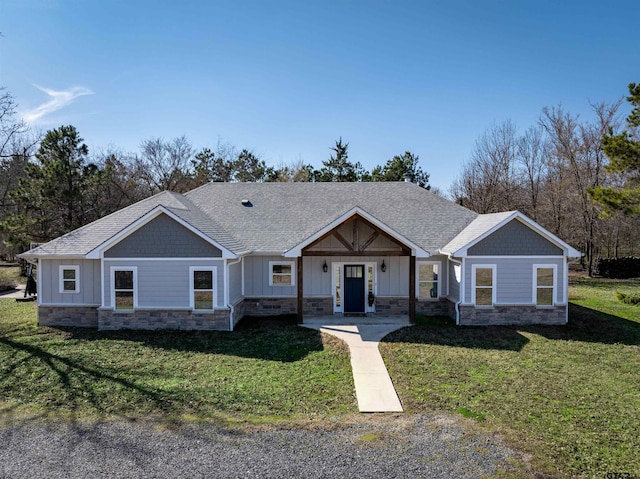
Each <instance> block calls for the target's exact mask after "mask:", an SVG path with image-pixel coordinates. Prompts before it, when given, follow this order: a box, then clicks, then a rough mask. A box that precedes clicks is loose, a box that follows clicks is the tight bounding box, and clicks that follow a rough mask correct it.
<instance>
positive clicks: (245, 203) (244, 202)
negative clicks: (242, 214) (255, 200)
mask: <svg viewBox="0 0 640 479" xmlns="http://www.w3.org/2000/svg"><path fill="white" fill-rule="evenodd" d="M242 206H246V207H247V208H249V207H251V206H253V204H252V203H251V201H249V200H242Z"/></svg>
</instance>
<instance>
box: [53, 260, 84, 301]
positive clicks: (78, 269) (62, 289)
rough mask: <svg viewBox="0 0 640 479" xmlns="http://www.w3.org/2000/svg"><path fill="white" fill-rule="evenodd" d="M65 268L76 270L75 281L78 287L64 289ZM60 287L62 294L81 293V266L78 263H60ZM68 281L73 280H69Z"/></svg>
mask: <svg viewBox="0 0 640 479" xmlns="http://www.w3.org/2000/svg"><path fill="white" fill-rule="evenodd" d="M65 270H73V271H75V279H74V281H75V282H76V288H75V289H73V290H69V289H68V290H65V289H64V281H65V280H64V271H65ZM58 271H59V273H58V274H59V287H60V293H61V294H74V293H79V292H80V266H78V265H65V264H63V265H60V268H59V270H58ZM67 281H71V280H67Z"/></svg>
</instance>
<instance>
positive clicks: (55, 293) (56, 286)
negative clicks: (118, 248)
mask: <svg viewBox="0 0 640 479" xmlns="http://www.w3.org/2000/svg"><path fill="white" fill-rule="evenodd" d="M63 265H64V266H78V267H79V270H78V272H79V275H80V277H79V278H78V281H79V283H78V284H79V286H80V288H79V291H78V292H77V293H61V292H60V266H63ZM38 267H39V268H40V273H39V276H40V284H39V288H40V298H39V299H40V304H42V305H74V304H76V305H99V304H100V301H101V295H100V261H99V260H89V259H55V260H50V259H41V260H39V261H38Z"/></svg>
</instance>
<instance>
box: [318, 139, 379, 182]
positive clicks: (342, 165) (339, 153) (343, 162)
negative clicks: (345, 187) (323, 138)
mask: <svg viewBox="0 0 640 479" xmlns="http://www.w3.org/2000/svg"><path fill="white" fill-rule="evenodd" d="M348 149H349V143H342V137H340V139H339V140H338V141H336V146H335V147H332V148H331V150H332V151H333V152H334V153H335V156H334V155H331V156H330V157H329V159H328V160H327V161H323V162H322V165H323V166H322V168H320V170H317V171H315V172H314V174H313V179H314V180H315V181H322V182H340V181H361V180H362V178H363V176H365V175H366V174H367V173H366V171H365V170H364V168H363V167H362V165H361V164H360V163H359V162H357V163H355V164H354V163H351V162H349V152H348Z"/></svg>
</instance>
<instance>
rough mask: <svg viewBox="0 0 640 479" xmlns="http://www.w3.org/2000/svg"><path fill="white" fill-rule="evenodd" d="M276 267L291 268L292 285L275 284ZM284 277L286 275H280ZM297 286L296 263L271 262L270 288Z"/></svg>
mask: <svg viewBox="0 0 640 479" xmlns="http://www.w3.org/2000/svg"><path fill="white" fill-rule="evenodd" d="M274 266H291V284H281V283H274V282H273V267H274ZM278 276H284V275H278ZM295 285H296V262H295V261H269V286H277V287H291V286H295Z"/></svg>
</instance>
